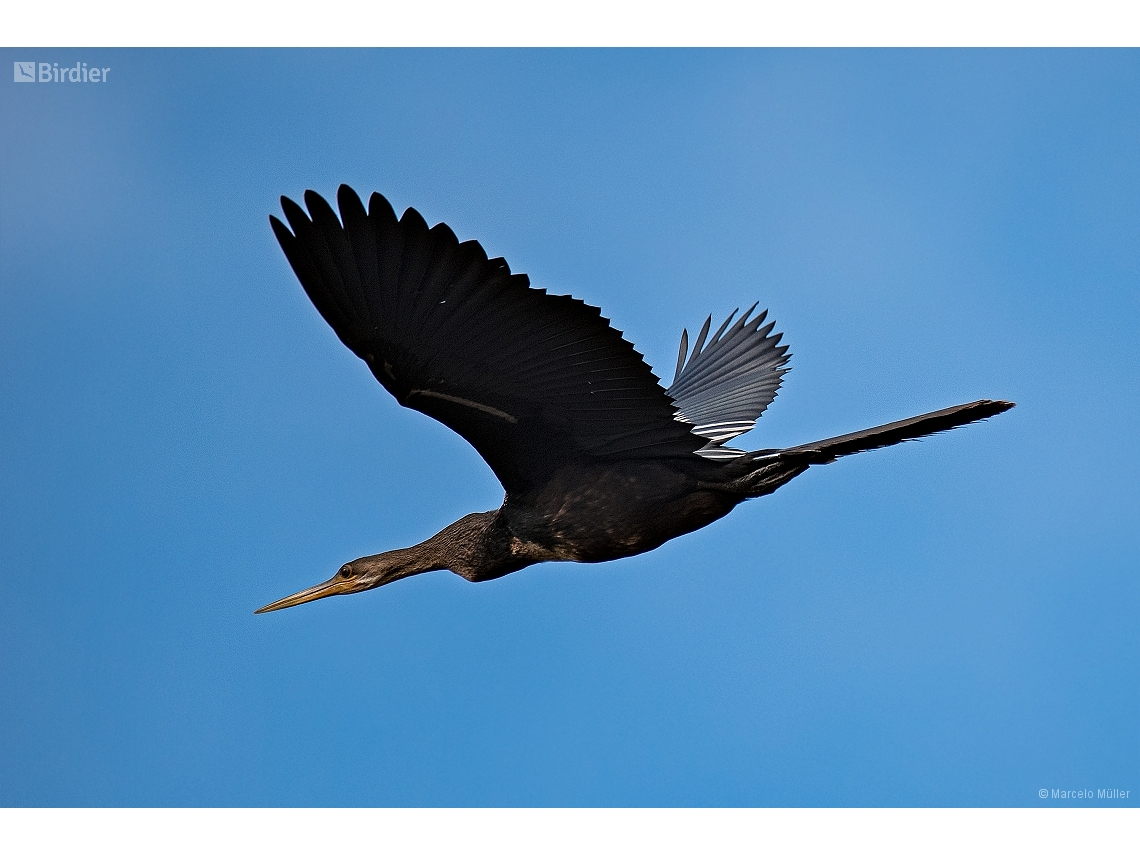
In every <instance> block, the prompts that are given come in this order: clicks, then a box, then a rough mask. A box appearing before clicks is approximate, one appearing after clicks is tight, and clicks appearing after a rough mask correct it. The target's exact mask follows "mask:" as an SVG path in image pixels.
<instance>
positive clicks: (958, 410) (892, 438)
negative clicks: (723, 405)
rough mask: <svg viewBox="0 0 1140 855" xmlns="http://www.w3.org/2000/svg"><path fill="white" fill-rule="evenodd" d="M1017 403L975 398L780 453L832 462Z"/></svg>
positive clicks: (965, 422) (955, 425)
mask: <svg viewBox="0 0 1140 855" xmlns="http://www.w3.org/2000/svg"><path fill="white" fill-rule="evenodd" d="M1013 406H1014V404H1013V403H1012V402H1010V401H988V400H983V401H974V402H973V403H971V404H959V405H958V406H956V407H947V408H946V409H945V410H937V411H936V412H933V413H926V414H925V415H921V416H915V417H914V418H910V419H903V420H902V421H899V422H891V423H890V424H886V425H880V426H879V427H873V428H868V429H867V430H861V431H858V432H856V433H847V434H844V435H843V436H836V437H832V438H831V439H822V440H819V441H818V442H809V443H807V444H806V445H797V446H795V447H794V448H785V449H784V450H783V451H779V452H776V453H777V454H778V455H779V456H781V457H788V458H801V459H802V460H803V462H805V463H809V464H813V465H814V464H820V463H830V462H831V461H833V460H836V459H837V458H840V457H846V456H847V455H848V454H857V453H858V452H860V451H870V450H872V449H875V448H885V447H886V446H888V445H896V444H897V443H900V442H906V441H907V440H909V439H920V438H921V437H924V436H930V434H932V433H939V432H941V431H944V430H953V429H954V428H958V427H962V426H964V425H968V424H970V423H971V422H976V421H979V420H981V419H988V418H990V417H991V416H996V415H997V414H998V413H1004V412H1005V411H1006V410H1008V409H1010V408H1011V407H1013Z"/></svg>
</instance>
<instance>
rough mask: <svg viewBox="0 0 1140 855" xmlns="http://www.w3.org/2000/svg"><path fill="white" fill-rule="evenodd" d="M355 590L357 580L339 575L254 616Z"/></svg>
mask: <svg viewBox="0 0 1140 855" xmlns="http://www.w3.org/2000/svg"><path fill="white" fill-rule="evenodd" d="M355 590H357V580H356V579H345V578H343V577H342V576H341V575H340V574H339V573H338V574H337V575H336V576H333V577H332V578H331V579H329V580H328V581H327V582H321V584H319V585H313V587H311V588H306V589H305V590H303V591H298V592H297V593H295V594H290V595H289V596H288V597H282V598H281V599H280V600H278V601H277V602H275V603H270V604H269V605H267V606H262V607H261V608H260V609H258V610H257V611H255V612H254V614H255V615H260V614H264V613H265V612H275V611H277V610H278V609H288V608H292V607H293V606H299V605H301V604H302V603H311V602H312V601H313V600H319V599H321V598H322V597H331V596H333V595H334V594H351V593H352V592H353V591H355Z"/></svg>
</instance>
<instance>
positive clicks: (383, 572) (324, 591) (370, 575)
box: [254, 548, 440, 615]
mask: <svg viewBox="0 0 1140 855" xmlns="http://www.w3.org/2000/svg"><path fill="white" fill-rule="evenodd" d="M436 569H440V568H438V567H433V566H425V565H424V562H423V561H422V560H419V556H418V555H416V554H415V549H414V548H413V549H396V550H393V551H392V552H384V553H381V554H380V555H369V556H366V557H364V558H357V559H356V560H355V561H349V562H348V563H347V564H345V565H344V566H343V567H341V568H340V569H339V570H338V571H337V572H336V575H335V576H333V577H332V578H331V579H329V580H328V581H326V582H321V583H320V584H319V585H314V586H313V587H311V588H306V589H305V590H303V591H298V592H297V593H295V594H290V595H289V596H288V597H282V598H281V599H280V600H277V602H274V603H270V604H269V605H267V606H262V607H261V608H260V609H258V610H257V611H256V612H254V614H256V615H259V614H262V613H263V612H275V611H277V610H278V609H287V608H289V607H291V606H299V605H301V604H302V603H310V602H312V601H313V600H319V599H321V598H322V597H331V596H333V595H334V594H356V593H359V592H360V591H368V590H371V589H372V588H379V587H380V586H381V585H387V584H388V583H389V582H395V581H396V580H397V579H404V578H406V577H408V576H414V575H416V574H417V573H425V572H427V571H428V570H436Z"/></svg>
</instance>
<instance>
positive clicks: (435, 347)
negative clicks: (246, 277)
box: [270, 185, 704, 493]
mask: <svg viewBox="0 0 1140 855" xmlns="http://www.w3.org/2000/svg"><path fill="white" fill-rule="evenodd" d="M337 200H338V205H339V208H340V217H339V218H338V217H337V215H336V213H334V211H333V209H332V208H331V207H330V206H329V204H328V203H327V202H326V201H325V200H324V199H323V198H321V197H320V196H319V195H318V194H316V193H314V192H312V191H307V192H306V193H305V204H306V207H307V208H308V212H307V213H306V211H305V210H303V209H302V208H301V207H300V206H299V205H297V204H296V203H294V202H293V201H291V200H290V199H287V198H284V197H283V198H282V200H281V206H282V210H283V211H284V213H285V219H286V220H287V221H288V223H289V225H288V226H286V225H285V224H284V223H282V222H281V221H280V220H278V219H277V218H276V217H270V221H271V224H272V226H273V231H274V234H275V235H276V236H277V240H278V241H279V242H280V244H281V248H282V249H283V250H284V252H285V256H286V258H287V259H288V260H289V263H290V265H292V267H293V270H294V272H295V273H296V274H297V278H298V279H299V280H300V282H301V285H302V286H303V287H304V289H305V292H306V293H307V294H308V295H309V298H310V299H311V300H312V301H313V305H314V306H315V307H316V308H317V311H319V312H320V313H321V316H322V317H324V319H325V320H326V321H327V322H328V324H329V326H331V327H332V328H333V331H334V332H335V333H336V334H337V336H338V337H339V338H340V340H341V341H342V342H343V343H344V344H345V346H346V347H348V348H349V349H350V350H351V351H352V352H353V353H355V354H356V355H357V356H359V357H360V358H361V359H363V360H364V361H365V362H366V363H367V364H368V366H369V368H370V369H371V370H372V373H373V375H375V377H376V379H377V380H379V381H380V383H381V384H382V385H383V386H384V388H385V389H387V390H388V391H389V392H391V393H392V395H393V396H395V398H396V400H397V401H399V403H401V404H402V405H404V406H406V407H411V408H413V409H416V410H419V411H420V412H422V413H425V414H427V415H429V416H431V417H432V418H435V419H437V420H439V421H440V422H442V423H443V424H445V425H447V426H448V427H450V428H451V429H452V430H454V431H455V432H456V433H458V434H460V435H461V436H462V437H464V439H466V440H467V441H468V442H470V443H471V444H472V445H473V446H474V447H475V449H476V451H478V452H479V454H480V455H482V457H483V459H484V460H486V461H487V463H488V464H489V465H490V467H491V468H492V470H494V472H495V474H496V475H497V476H498V478H499V480H500V481H501V482H502V483H503V486H504V487H505V488H506V490H507V492H508V493H511V492H518V491H525V490H527V489H530V488H532V487H536V486H538V485H540V484H542V483H543V482H544V481H545V479H547V478H548V477H549V476H550V475H551V474H552V473H553V472H554V471H555V470H556V469H557V468H558V467H559V466H561V465H562V464H564V463H566V462H568V461H570V460H574V459H582V458H591V459H605V458H609V457H614V456H622V457H627V458H629V457H667V456H678V455H688V454H691V453H693V452H694V451H696V450H698V449H699V448H701V446H702V445H703V443H704V440H703V439H701V437H698V436H695V435H694V434H693V433H692V432H691V430H690V426H689V425H687V424H685V423H683V422H680V421H677V420H676V419H674V413H675V412H676V407H675V406H674V405H673V403H672V401H671V400H670V398H669V397H668V396H667V395H666V393H665V390H664V389H662V387H661V385H660V383H659V382H658V380H657V378H656V377H655V376H654V375H653V372H652V371H651V370H650V368H649V366H648V365H647V364H646V363H645V361H644V360H643V359H642V357H641V354H639V353H638V352H637V351H635V350H634V349H633V346H632V345H631V344H630V343H629V342H627V341H626V340H625V339H624V338H623V337H622V334H621V332H620V331H619V330H616V329H614V328H613V327H611V326H610V324H609V321H608V320H607V319H606V318H603V317H602V316H601V311H600V310H599V309H597V308H595V307H593V306H588V305H586V304H585V303H583V302H582V301H580V300H576V299H574V298H572V297H563V296H554V295H550V294H547V293H546V292H545V291H544V290H542V289H536V288H531V287H530V284H529V280H528V278H527V277H526V276H525V275H520V274H512V273H511V271H510V268H509V267H508V266H507V263H506V261H504V260H503V259H501V258H493V259H488V258H487V255H486V253H485V252H484V251H483V248H482V247H481V246H480V245H479V244H478V243H477V242H475V241H465V242H463V243H460V242H459V240H458V239H457V238H456V236H455V234H454V233H453V232H452V231H451V229H449V228H448V227H447V226H446V225H444V224H443V223H440V224H438V225H436V226H434V227H432V228H428V225H427V223H426V222H425V221H424V219H423V217H421V216H420V214H419V213H418V212H417V211H415V210H414V209H412V208H409V209H408V210H407V211H405V212H404V215H403V216H402V217H401V218H399V219H397V218H396V215H395V212H394V211H393V209H392V206H391V205H390V204H389V203H388V201H387V200H386V199H385V198H384V197H383V196H381V195H379V194H373V195H372V197H371V199H370V200H369V204H368V210H367V211H366V210H365V208H364V205H363V204H362V203H361V201H360V199H359V197H358V196H357V195H356V193H355V192H353V190H352V189H351V188H349V187H347V186H343V185H342V186H341V188H340V190H339V192H338V193H337Z"/></svg>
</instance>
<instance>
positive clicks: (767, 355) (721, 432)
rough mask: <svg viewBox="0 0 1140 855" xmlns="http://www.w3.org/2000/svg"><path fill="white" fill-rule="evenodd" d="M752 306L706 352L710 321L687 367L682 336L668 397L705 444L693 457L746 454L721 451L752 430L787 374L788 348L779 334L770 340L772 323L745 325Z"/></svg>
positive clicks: (686, 340) (721, 331) (685, 336)
mask: <svg viewBox="0 0 1140 855" xmlns="http://www.w3.org/2000/svg"><path fill="white" fill-rule="evenodd" d="M756 305H758V304H753V306H752V308H751V309H749V310H748V311H747V312H745V313H744V315H743V317H741V318H740V320H739V321H737V322H736V323H735V324H733V325H732V329H729V330H728V332H725V330H726V329H727V328H728V325H729V324H730V323H731V322H732V319H733V318H734V317H735V316H736V311H733V313H732V314H731V315H729V316H728V317H727V318H726V319H725V321H724V323H723V324H721V325H720V329H718V330H717V331H716V334H715V335H714V336H713V337H712V340H711V341H710V342H709V343H708V346H707V347H705V346H704V345H705V337H706V336H707V335H708V332H709V326H710V325H711V323H712V315H709V318H708V320H706V321H705V325H704V326H703V327H701V332H700V335H698V336H697V341H696V344H694V345H693V352H692V354H691V355H688V362H686V361H685V357H686V355H687V353H686V351H688V349H689V331H688V330H685V331H684V332H682V333H681V348H680V352H679V353H678V354H677V374H676V376H675V377H674V378H673V385H672V386H670V387H669V391H668V394H669V397H671V398H672V399H673V401H674V403H676V405H677V415H676V418H677V419H678V420H679V421H683V422H686V423H688V424H691V425H693V428H692V431H693V433H695V434H698V435H700V436H703V437H705V438H706V439H707V440H708V444H707V445H706V446H705V447H704V448H702V449H701V450H700V451H698V452H697V453H698V454H700V455H702V456H703V457H708V458H711V459H713V460H724V459H728V458H732V457H739V456H741V455H742V454H744V453H745V452H743V451H740V450H739V449H735V448H725V447H723V446H724V443H726V442H728V440H730V439H732V438H733V437H737V436H740V434H742V433H745V432H747V431H750V430H752V428H754V427H755V426H756V420H757V419H759V418H760V415H761V414H762V413H763V412H764V410H766V409H767V408H768V405H769V404H770V403H772V401H773V399H774V398H775V397H776V392H777V391H778V390H779V388H780V383H781V381H782V378H783V376H784V374H786V373H787V372H788V369H787V368H785V367H784V365H785V364H787V361H788V358H789V356H790V354H789V353H788V346H787V345H786V344H780V338H781V337H782V333H776V334H775V335H772V327H773V326H774V324H773V323H772V322H769V323H767V324H765V323H764V319H765V318H767V317H768V312H767V311H763V312H761V313H760V314H759V315H757V316H756V317H755V318H751V320H750V319H749V317H750V316H751V314H752V312H753V310H755V308H756ZM702 348H703V349H702Z"/></svg>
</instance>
